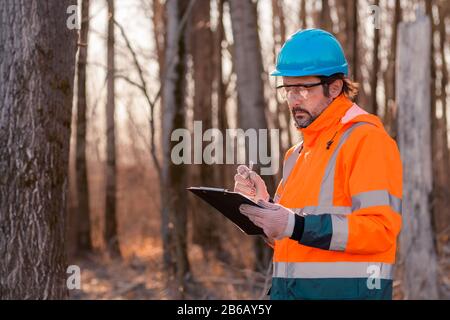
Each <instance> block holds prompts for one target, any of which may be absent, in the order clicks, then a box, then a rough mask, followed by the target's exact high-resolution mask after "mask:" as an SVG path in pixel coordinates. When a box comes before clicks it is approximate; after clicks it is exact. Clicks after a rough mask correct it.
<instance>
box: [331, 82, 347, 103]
mask: <svg viewBox="0 0 450 320" xmlns="http://www.w3.org/2000/svg"><path fill="white" fill-rule="evenodd" d="M343 85H344V82H343V81H342V80H341V79H337V80H335V81H333V82H332V83H330V84H329V85H328V88H329V90H328V91H329V93H330V96H331V97H332V98H333V99H334V98H336V97H337V96H338V95H339V94H340V93H341V92H342V87H343Z"/></svg>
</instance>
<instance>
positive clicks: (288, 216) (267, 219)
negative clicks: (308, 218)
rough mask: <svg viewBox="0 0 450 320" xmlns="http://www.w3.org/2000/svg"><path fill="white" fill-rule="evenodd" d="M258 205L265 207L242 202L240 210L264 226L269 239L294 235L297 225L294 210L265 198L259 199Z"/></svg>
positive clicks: (260, 225) (261, 226)
mask: <svg viewBox="0 0 450 320" xmlns="http://www.w3.org/2000/svg"><path fill="white" fill-rule="evenodd" d="M258 205H259V206H261V207H263V208H259V207H256V206H252V205H247V204H242V205H241V206H240V207H239V211H240V212H241V213H242V214H243V215H246V216H247V217H248V218H249V219H250V220H251V221H252V222H253V223H254V224H256V225H257V226H258V227H260V228H262V229H263V230H264V233H265V234H266V236H267V237H268V238H269V239H270V238H273V239H276V240H280V239H282V238H284V237H290V236H292V233H293V232H294V225H295V213H294V212H293V211H292V210H290V209H288V208H285V207H283V206H282V205H279V204H277V203H270V202H267V201H264V200H259V201H258Z"/></svg>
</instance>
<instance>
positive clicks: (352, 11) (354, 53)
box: [345, 0, 360, 81]
mask: <svg viewBox="0 0 450 320" xmlns="http://www.w3.org/2000/svg"><path fill="white" fill-rule="evenodd" d="M346 5H347V15H346V17H347V21H346V23H345V25H346V31H347V43H346V48H347V49H346V54H347V59H348V63H349V64H350V70H351V72H350V73H351V75H350V76H351V78H352V79H353V80H354V81H358V79H359V73H358V69H359V68H360V66H359V64H358V63H359V62H358V0H349V1H346Z"/></svg>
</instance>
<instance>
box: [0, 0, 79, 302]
mask: <svg viewBox="0 0 450 320" xmlns="http://www.w3.org/2000/svg"><path fill="white" fill-rule="evenodd" d="M75 4H76V1H69V0H60V1H52V2H49V3H47V4H46V5H39V4H37V3H36V2H32V1H20V2H18V1H15V0H4V1H0V12H1V14H0V25H1V28H0V43H1V45H0V57H1V59H0V84H1V85H0V145H1V149H2V152H0V172H1V178H0V180H1V183H0V208H1V209H0V230H1V236H0V299H63V298H66V297H67V286H66V279H67V278H66V268H67V262H66V243H65V237H64V233H65V221H66V196H67V177H68V160H69V140H70V126H71V113H72V98H73V82H74V72H75V71H74V68H75V52H76V38H77V33H76V30H70V29H69V28H68V27H67V25H66V18H67V17H68V15H67V8H68V7H69V6H71V5H75Z"/></svg>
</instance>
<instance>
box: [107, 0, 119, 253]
mask: <svg viewBox="0 0 450 320" xmlns="http://www.w3.org/2000/svg"><path fill="white" fill-rule="evenodd" d="M107 1H108V39H107V48H108V52H107V65H108V71H107V88H108V89H107V98H106V170H105V181H106V182H105V230H104V240H105V245H106V248H107V250H108V253H109V254H110V255H111V257H114V258H117V257H120V256H121V254H120V246H119V236H118V234H117V217H116V170H117V169H116V132H115V131H116V128H115V117H114V112H115V68H116V66H115V50H114V45H115V35H114V19H115V18H114V17H115V15H114V0H107Z"/></svg>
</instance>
